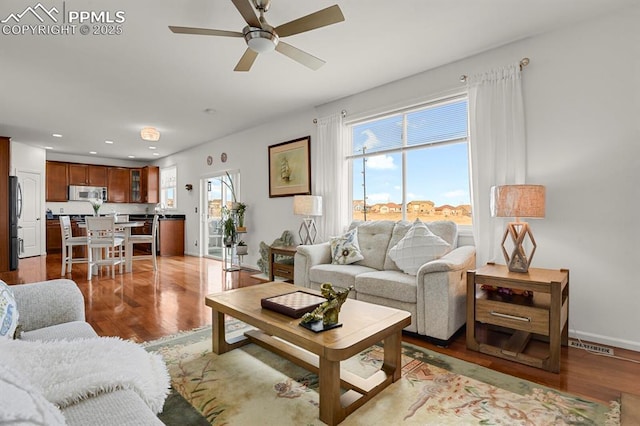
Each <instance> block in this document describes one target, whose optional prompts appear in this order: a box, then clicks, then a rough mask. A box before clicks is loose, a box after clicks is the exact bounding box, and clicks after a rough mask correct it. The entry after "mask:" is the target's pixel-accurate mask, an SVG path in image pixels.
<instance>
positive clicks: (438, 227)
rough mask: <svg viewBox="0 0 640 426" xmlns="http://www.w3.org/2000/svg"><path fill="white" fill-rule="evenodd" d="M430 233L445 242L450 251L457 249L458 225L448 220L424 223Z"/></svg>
mask: <svg viewBox="0 0 640 426" xmlns="http://www.w3.org/2000/svg"><path fill="white" fill-rule="evenodd" d="M425 223H426V224H427V227H428V228H429V230H430V231H431V232H433V233H434V234H435V235H437V236H438V237H440V238H442V239H443V240H445V241H446V242H447V243H449V245H450V246H451V249H452V250H453V249H454V248H456V247H458V225H457V224H456V223H455V222H452V221H450V220H436V221H435V222H425Z"/></svg>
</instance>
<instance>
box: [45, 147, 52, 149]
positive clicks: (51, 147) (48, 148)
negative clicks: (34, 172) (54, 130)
mask: <svg viewBox="0 0 640 426" xmlns="http://www.w3.org/2000/svg"><path fill="white" fill-rule="evenodd" d="M44 149H53V147H52V146H45V147H44Z"/></svg>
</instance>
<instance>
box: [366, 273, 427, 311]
mask: <svg viewBox="0 0 640 426" xmlns="http://www.w3.org/2000/svg"><path fill="white" fill-rule="evenodd" d="M355 287H356V293H357V294H358V296H356V298H357V299H360V294H368V295H371V296H377V297H381V298H384V299H391V300H398V301H401V302H408V303H417V300H418V296H417V294H418V290H417V286H416V277H413V276H411V275H407V274H403V273H402V272H399V271H375V272H365V273H362V274H359V275H358V276H357V277H355Z"/></svg>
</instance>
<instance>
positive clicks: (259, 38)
mask: <svg viewBox="0 0 640 426" xmlns="http://www.w3.org/2000/svg"><path fill="white" fill-rule="evenodd" d="M243 34H244V39H245V41H246V42H247V45H248V46H249V49H251V50H253V51H254V52H257V53H267V52H271V51H273V50H275V48H276V46H277V45H278V42H279V41H280V39H279V38H278V36H277V35H276V34H275V33H272V32H270V31H267V30H265V29H262V28H255V27H245V29H244V31H243Z"/></svg>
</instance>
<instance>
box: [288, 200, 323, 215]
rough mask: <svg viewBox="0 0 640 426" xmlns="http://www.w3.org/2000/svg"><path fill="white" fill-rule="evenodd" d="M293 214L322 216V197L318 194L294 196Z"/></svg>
mask: <svg viewBox="0 0 640 426" xmlns="http://www.w3.org/2000/svg"><path fill="white" fill-rule="evenodd" d="M293 214H297V215H300V216H322V197H320V196H319V195H296V196H294V197H293Z"/></svg>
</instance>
